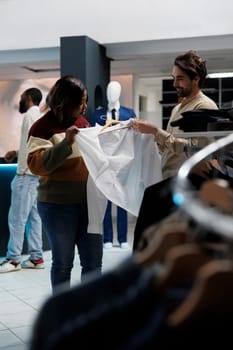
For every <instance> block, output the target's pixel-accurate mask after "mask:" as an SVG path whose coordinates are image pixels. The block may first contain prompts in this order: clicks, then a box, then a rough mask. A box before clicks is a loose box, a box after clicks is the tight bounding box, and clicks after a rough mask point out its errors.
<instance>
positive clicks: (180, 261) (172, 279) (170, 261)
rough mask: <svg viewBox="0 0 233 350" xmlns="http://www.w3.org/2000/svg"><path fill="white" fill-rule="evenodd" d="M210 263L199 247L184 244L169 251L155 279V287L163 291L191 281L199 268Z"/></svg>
mask: <svg viewBox="0 0 233 350" xmlns="http://www.w3.org/2000/svg"><path fill="white" fill-rule="evenodd" d="M208 261H210V257H209V256H207V255H206V254H205V253H204V252H203V250H202V249H201V247H200V245H199V244H197V243H185V244H183V245H179V246H176V247H173V248H171V249H169V251H168V252H167V255H166V259H165V269H164V271H163V273H162V274H161V275H160V276H159V278H157V277H156V281H155V284H156V287H157V288H159V289H164V288H168V287H172V286H175V285H176V284H177V283H182V282H186V281H192V280H193V279H194V277H195V275H196V273H197V271H198V269H199V268H200V266H202V265H204V264H206V263H207V262H208Z"/></svg>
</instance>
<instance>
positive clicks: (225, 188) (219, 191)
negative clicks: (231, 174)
mask: <svg viewBox="0 0 233 350" xmlns="http://www.w3.org/2000/svg"><path fill="white" fill-rule="evenodd" d="M198 196H199V198H200V200H201V201H202V202H203V203H204V204H207V205H211V206H217V207H218V208H220V209H222V210H223V211H224V212H225V213H226V214H232V213H233V191H232V189H231V188H230V187H229V184H228V182H227V181H226V180H223V179H214V180H208V181H205V182H204V183H203V184H202V186H201V188H200V190H199V191H198Z"/></svg>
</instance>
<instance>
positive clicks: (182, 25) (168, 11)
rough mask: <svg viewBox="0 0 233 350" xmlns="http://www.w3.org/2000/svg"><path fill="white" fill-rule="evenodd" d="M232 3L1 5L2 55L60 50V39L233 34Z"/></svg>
mask: <svg viewBox="0 0 233 350" xmlns="http://www.w3.org/2000/svg"><path fill="white" fill-rule="evenodd" d="M232 13H233V3H232V2H231V1H229V0H222V1H219V0H212V1H211V3H210V1H209V0H196V1H193V2H188V3H187V1H185V0H176V1H173V0H164V1H155V0H146V1H145V0H127V1H125V0H118V1H117V2H116V1H115V0H108V1H106V0H98V1H93V0H85V1H81V0H69V1H64V0H40V2H35V1H32V0H20V1H19V0H1V1H0V33H4V35H1V42H0V50H9V49H22V48H24V49H26V48H38V47H57V46H59V38H60V37H62V36H72V35H87V36H89V37H91V38H93V39H94V40H96V41H97V42H99V43H100V44H104V43H111V42H127V41H141V40H156V39H168V38H169V39H170V38H187V37H198V36H209V35H224V34H232V33H233V21H232Z"/></svg>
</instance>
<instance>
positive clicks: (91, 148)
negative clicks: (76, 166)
mask: <svg viewBox="0 0 233 350" xmlns="http://www.w3.org/2000/svg"><path fill="white" fill-rule="evenodd" d="M130 124H131V120H127V121H122V122H120V123H119V124H117V125H115V126H112V127H110V128H106V129H105V130H104V131H102V132H100V131H101V129H102V128H103V127H102V126H99V125H97V126H95V127H92V128H85V129H80V132H79V133H78V135H77V136H76V142H77V144H78V147H79V149H80V152H81V154H82V156H83V158H84V160H85V163H86V166H87V168H88V171H89V173H90V176H91V178H92V180H93V182H94V184H95V185H96V187H97V189H98V190H99V191H100V192H101V193H102V194H103V195H104V196H105V197H106V198H107V199H108V200H110V201H111V202H113V203H115V204H116V205H117V206H120V207H122V208H124V209H126V210H127V211H128V212H130V213H131V214H133V215H135V216H137V215H138V212H139V209H140V205H141V201H142V197H143V194H144V190H145V188H146V187H148V186H150V185H152V184H154V183H156V182H158V181H161V179H162V175H161V165H160V156H159V152H158V149H157V145H156V144H155V142H154V137H153V136H152V135H147V134H141V133H137V132H136V131H135V130H134V129H133V128H130V127H127V126H130ZM89 195H92V193H89ZM94 195H95V194H94V192H93V196H94ZM90 201H91V202H92V198H90V197H88V202H90ZM92 203H93V202H92ZM95 205H97V204H96V203H95ZM104 211H105V208H104Z"/></svg>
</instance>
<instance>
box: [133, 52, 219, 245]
mask: <svg viewBox="0 0 233 350" xmlns="http://www.w3.org/2000/svg"><path fill="white" fill-rule="evenodd" d="M206 76H207V68H206V62H205V60H204V59H202V58H201V57H200V56H199V54H198V53H197V52H196V51H193V50H190V51H188V52H186V53H184V54H181V55H179V56H177V57H176V58H175V60H174V65H173V69H172V77H173V79H174V83H173V85H174V88H175V89H176V91H177V95H178V98H179V99H180V102H179V103H178V104H177V105H176V106H175V107H174V108H173V110H172V113H171V117H170V119H169V122H168V125H167V130H162V129H160V128H159V127H157V126H156V125H154V124H152V123H149V122H147V121H144V120H138V119H135V120H134V122H133V127H134V129H135V130H137V131H138V132H142V133H148V134H153V135H154V137H155V142H157V144H158V146H159V149H160V153H161V166H162V174H163V179H164V180H163V181H162V182H159V183H157V184H155V185H152V186H150V187H148V188H147V189H146V190H145V193H144V197H143V200H142V203H141V207H140V211H139V216H138V218H137V221H136V225H135V230H134V242H133V250H136V248H137V245H138V242H139V240H140V238H141V235H142V233H143V231H144V230H145V229H146V228H147V227H148V226H150V225H152V224H154V223H156V222H158V221H160V220H161V219H163V218H164V217H166V216H167V215H168V214H169V213H170V212H171V211H173V210H174V203H173V200H172V191H171V189H172V184H173V177H174V176H175V175H176V174H177V171H178V169H179V168H180V166H181V165H182V164H183V162H184V161H185V160H186V159H188V157H189V156H190V154H189V153H188V146H189V145H188V139H185V138H176V137H174V136H173V134H174V133H181V132H182V130H180V129H179V128H178V127H172V126H171V122H172V121H175V120H177V119H179V118H180V117H181V115H182V113H183V112H186V111H191V110H195V109H217V108H218V107H217V105H216V103H215V102H214V101H213V100H211V99H210V98H209V97H208V96H206V95H205V94H204V93H203V92H202V87H203V84H204V82H205V78H206ZM193 142H194V143H195V144H194V146H197V142H202V144H201V146H202V147H204V146H205V145H207V143H208V142H209V140H208V138H204V139H202V138H200V139H199V140H197V139H194V140H193ZM211 169H212V166H211V164H210V163H208V162H207V163H205V162H203V163H202V165H201V166H199V167H197V168H196V170H195V171H196V174H194V175H193V180H194V182H195V183H196V184H197V185H198V183H200V181H201V179H203V178H204V177H205V176H206V173H208V172H209V171H210V170H211ZM152 203H154V205H153V204H152Z"/></svg>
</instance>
